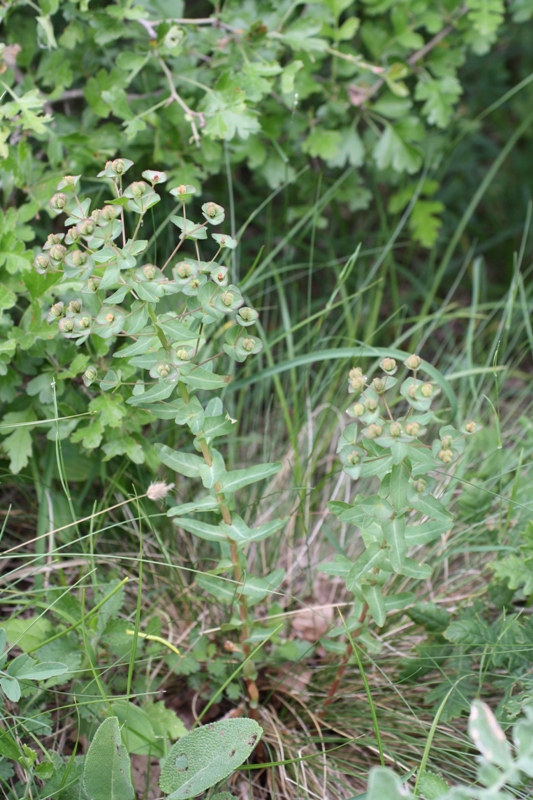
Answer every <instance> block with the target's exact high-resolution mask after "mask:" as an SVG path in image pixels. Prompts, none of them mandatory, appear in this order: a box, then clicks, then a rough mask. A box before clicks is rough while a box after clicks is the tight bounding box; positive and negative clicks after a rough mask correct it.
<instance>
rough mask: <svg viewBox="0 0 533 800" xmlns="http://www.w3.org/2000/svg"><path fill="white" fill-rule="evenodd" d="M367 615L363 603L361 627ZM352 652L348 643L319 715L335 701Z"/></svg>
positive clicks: (366, 609) (357, 634)
mask: <svg viewBox="0 0 533 800" xmlns="http://www.w3.org/2000/svg"><path fill="white" fill-rule="evenodd" d="M367 613H368V606H367V605H366V603H365V605H364V606H363V610H362V612H361V616H360V617H359V622H360V624H361V626H362V625H363V624H364V621H365V617H366V615H367ZM360 630H361V629H359V630H356V631H354V634H353V637H352V638H354V639H356V638H357V637H358V636H359V633H360ZM352 652H353V648H352V645H351V642H348V644H347V646H346V653H345V655H344V656H343V659H342V661H341V663H340V664H339V667H338V669H337V674H336V675H335V677H334V679H333V683H332V684H331V686H330V687H329V690H328V693H327V695H326V699H325V700H324V702H323V703H322V709H321V712H320V713H321V714H324V712H325V710H326V708H327V707H328V706H329V705H330V703H332V702H333V700H334V699H335V697H336V695H337V691H338V688H339V686H340V683H341V681H342V679H343V676H344V673H345V672H346V667H347V666H348V663H349V661H350V656H351V655H352Z"/></svg>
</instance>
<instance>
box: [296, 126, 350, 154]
mask: <svg viewBox="0 0 533 800" xmlns="http://www.w3.org/2000/svg"><path fill="white" fill-rule="evenodd" d="M340 145H341V135H340V133H339V132H338V131H328V130H326V129H325V128H320V127H318V126H316V127H315V128H313V130H312V131H311V133H310V134H309V136H308V137H307V139H306V140H305V141H304V143H303V144H302V150H303V151H304V153H307V154H308V155H310V156H312V157H313V158H322V159H324V161H330V160H331V159H335V157H336V156H337V154H338V152H339V149H340Z"/></svg>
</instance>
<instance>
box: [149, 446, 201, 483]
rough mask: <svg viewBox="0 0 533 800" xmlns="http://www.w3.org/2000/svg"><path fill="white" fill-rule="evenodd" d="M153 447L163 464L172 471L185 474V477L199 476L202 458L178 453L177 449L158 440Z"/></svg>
mask: <svg viewBox="0 0 533 800" xmlns="http://www.w3.org/2000/svg"><path fill="white" fill-rule="evenodd" d="M154 447H155V451H156V453H157V455H158V456H159V458H160V460H161V461H162V462H163V464H165V465H166V466H167V467H170V469H172V470H174V472H178V473H179V474H180V475H185V477H187V478H198V477H199V475H200V469H201V467H203V466H204V460H203V458H200V456H195V455H193V454H192V453H180V451H179V450H173V449H172V448H171V447H168V446H167V445H166V444H160V443H159V442H157V443H156V444H155V445H154Z"/></svg>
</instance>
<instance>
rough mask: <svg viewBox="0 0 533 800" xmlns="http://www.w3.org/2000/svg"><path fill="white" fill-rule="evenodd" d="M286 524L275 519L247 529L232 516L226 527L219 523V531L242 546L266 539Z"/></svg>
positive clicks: (281, 520) (284, 520)
mask: <svg viewBox="0 0 533 800" xmlns="http://www.w3.org/2000/svg"><path fill="white" fill-rule="evenodd" d="M226 474H227V473H226ZM286 524H287V519H276V520H272V521H271V522H265V523H264V524H263V525H259V526H258V527H257V528H249V527H248V525H247V524H246V523H245V522H244V520H243V519H242V518H241V517H239V516H238V515H237V514H233V516H232V524H231V525H228V524H227V523H225V522H221V523H220V529H221V530H222V531H223V532H224V533H225V534H226V536H227V537H228V538H229V539H233V541H235V542H237V544H240V545H244V544H248V543H249V542H258V541H260V540H261V539H266V538H268V537H269V536H272V534H273V533H276V531H279V530H280V529H281V528H283V526H284V525H286Z"/></svg>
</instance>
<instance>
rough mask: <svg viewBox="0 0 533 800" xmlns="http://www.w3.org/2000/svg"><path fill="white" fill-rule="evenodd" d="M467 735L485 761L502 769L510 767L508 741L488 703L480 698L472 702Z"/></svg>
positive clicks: (511, 757)
mask: <svg viewBox="0 0 533 800" xmlns="http://www.w3.org/2000/svg"><path fill="white" fill-rule="evenodd" d="M468 735H469V736H470V738H471V739H472V741H473V742H474V744H475V746H476V747H477V749H478V750H479V752H480V753H481V754H482V755H483V756H485V758H486V759H487V761H489V762H490V763H491V764H496V765H497V766H498V767H500V768H501V769H503V770H507V769H510V768H512V766H513V756H512V754H511V747H510V745H509V742H508V741H507V739H506V737H505V734H504V732H503V731H502V729H501V728H500V726H499V725H498V722H497V721H496V717H495V716H494V714H493V713H492V711H491V710H490V708H489V707H488V705H487V704H486V703H482V702H481V701H480V700H474V702H473V703H472V706H471V709H470V719H469V721H468Z"/></svg>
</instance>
